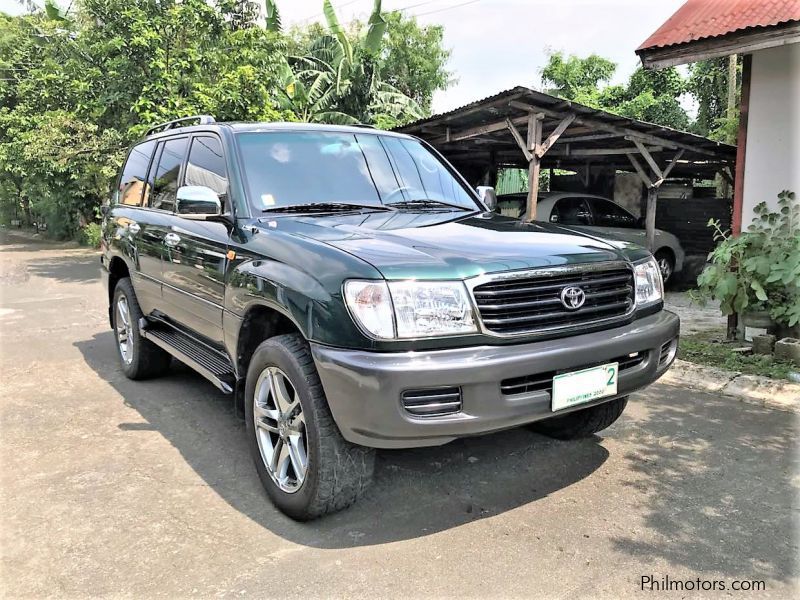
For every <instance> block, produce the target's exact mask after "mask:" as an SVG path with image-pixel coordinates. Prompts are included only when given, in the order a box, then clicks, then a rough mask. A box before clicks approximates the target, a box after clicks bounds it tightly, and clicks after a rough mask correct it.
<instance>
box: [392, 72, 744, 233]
mask: <svg viewBox="0 0 800 600" xmlns="http://www.w3.org/2000/svg"><path fill="white" fill-rule="evenodd" d="M397 130H398V131H402V132H404V133H410V134H412V135H416V136H418V137H420V138H422V139H424V140H426V141H427V142H429V143H430V144H431V145H433V146H434V147H435V148H436V149H437V150H439V151H440V152H441V153H442V154H443V155H444V156H445V157H447V159H448V160H450V161H451V162H452V163H453V164H454V165H455V166H456V168H458V169H459V170H461V171H462V172H463V173H467V174H469V175H472V176H473V177H474V176H475V174H478V173H479V174H480V176H479V180H476V181H471V183H475V184H478V183H483V184H486V185H493V182H494V181H495V179H496V174H497V170H498V168H500V167H521V168H527V169H528V190H529V191H528V201H527V209H526V211H525V216H524V218H525V219H526V220H529V221H532V220H534V219H535V218H536V199H537V196H538V191H539V190H538V188H539V171H540V169H542V168H557V169H566V170H571V171H576V172H578V173H583V172H585V173H587V176H586V177H587V179H588V173H589V172H590V169H591V168H592V167H597V166H603V167H606V168H607V169H609V170H615V171H616V170H621V171H630V172H635V173H637V174H638V175H639V177H640V178H641V180H642V182H643V183H644V185H645V186H646V188H647V210H646V219H645V220H646V229H647V241H648V244H649V245H650V246H651V247H652V246H653V242H654V239H655V215H656V202H657V200H658V189H659V187H661V184H662V183H664V181H665V180H666V179H667V177H668V176H674V177H684V178H694V179H712V178H714V176H715V175H716V174H717V173H719V174H721V175H722V177H724V178H725V179H726V180H727V181H729V182H730V183H733V177H732V173H733V172H734V162H735V159H736V148H735V147H734V146H730V145H728V144H722V143H719V142H715V141H712V140H709V139H707V138H704V137H701V136H698V135H694V134H691V133H686V132H682V131H678V130H675V129H671V128H669V127H663V126H660V125H655V124H653V123H647V122H644V121H637V120H635V119H629V118H626V117H621V116H619V115H614V114H611V113H608V112H605V111H602V110H598V109H594V108H589V107H588V106H584V105H582V104H577V103H575V102H570V101H569V100H564V99H562V98H558V97H556V96H551V95H549V94H544V93H542V92H537V91H535V90H532V89H529V88H526V87H515V88H513V89H510V90H506V91H504V92H500V93H499V94H496V95H494V96H491V97H489V98H485V99H483V100H479V101H477V102H473V103H471V104H468V105H466V106H463V107H461V108H457V109H455V110H452V111H450V112H447V113H443V114H439V115H434V116H432V117H428V118H426V119H422V120H420V121H416V122H414V123H411V124H409V125H405V126H403V127H399V128H398V129H397Z"/></svg>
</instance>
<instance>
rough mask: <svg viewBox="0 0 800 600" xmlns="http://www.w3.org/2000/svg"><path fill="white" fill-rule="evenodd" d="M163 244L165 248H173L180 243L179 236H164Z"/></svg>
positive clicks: (170, 234) (172, 234) (175, 234)
mask: <svg viewBox="0 0 800 600" xmlns="http://www.w3.org/2000/svg"><path fill="white" fill-rule="evenodd" d="M164 243H165V244H166V245H167V246H172V247H173V248H174V247H175V246H177V245H178V244H180V243H181V236H179V235H178V234H177V233H168V234H167V235H165V236H164Z"/></svg>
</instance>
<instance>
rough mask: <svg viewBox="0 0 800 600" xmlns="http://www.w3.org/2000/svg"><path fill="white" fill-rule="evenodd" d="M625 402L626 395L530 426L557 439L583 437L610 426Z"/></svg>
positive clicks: (626, 399) (622, 409)
mask: <svg viewBox="0 0 800 600" xmlns="http://www.w3.org/2000/svg"><path fill="white" fill-rule="evenodd" d="M627 404H628V397H627V396H624V397H622V398H617V399H616V400H611V401H610V402H604V403H603V404H598V405H597V406H591V407H589V408H584V409H582V410H576V411H575V412H571V413H567V414H566V415H562V416H560V417H551V418H549V419H545V420H543V421H537V422H536V423H533V424H531V425H530V428H531V429H533V430H534V431H537V432H539V433H543V434H544V435H547V436H550V437H553V438H556V439H558V440H574V439H578V438H585V437H589V436H591V435H594V434H595V433H597V432H598V431H602V430H603V429H605V428H606V427H610V426H611V425H612V424H613V423H614V421H616V420H617V419H619V417H620V415H621V414H622V411H624V410H625V406H627Z"/></svg>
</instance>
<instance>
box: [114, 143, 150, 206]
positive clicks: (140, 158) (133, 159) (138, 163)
mask: <svg viewBox="0 0 800 600" xmlns="http://www.w3.org/2000/svg"><path fill="white" fill-rule="evenodd" d="M155 147H156V143H155V142H152V141H151V142H143V143H141V144H137V145H136V146H134V147H133V149H132V150H131V152H130V154H128V160H127V161H125V166H124V167H123V168H122V174H121V175H120V178H119V185H118V186H117V190H116V194H115V198H114V201H115V202H116V203H117V204H124V205H126V206H141V205H142V196H143V195H144V192H145V188H146V187H147V168H148V167H149V166H150V159H151V158H152V156H153V150H154V149H155Z"/></svg>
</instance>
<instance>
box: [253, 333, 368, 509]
mask: <svg viewBox="0 0 800 600" xmlns="http://www.w3.org/2000/svg"><path fill="white" fill-rule="evenodd" d="M273 389H277V390H279V391H278V392H277V393H275V392H273ZM257 394H258V397H257ZM244 401H245V421H246V429H247V435H248V438H249V444H250V453H251V455H252V457H253V461H254V462H255V466H256V471H257V472H258V477H259V479H261V483H262V484H263V486H264V488H265V489H266V491H267V494H268V495H269V497H270V499H271V500H272V502H273V504H275V506H276V507H277V508H278V509H280V510H281V511H282V512H284V513H285V514H286V515H288V516H290V517H292V518H293V519H296V520H298V521H308V520H311V519H315V518H317V517H320V516H322V515H324V514H328V513H332V512H336V511H338V510H342V509H343V508H346V507H348V506H350V505H351V504H353V503H354V502H355V501H356V500H357V499H358V497H359V496H360V495H361V494H362V493H363V492H364V490H366V489H367V487H368V486H369V484H370V483H371V481H372V473H373V471H374V467H375V450H374V449H372V448H365V447H363V446H357V445H355V444H351V443H350V442H348V441H347V440H345V439H344V438H343V437H342V434H341V433H340V432H339V429H338V427H337V426H336V423H335V422H334V420H333V416H332V415H331V411H330V408H328V401H327V400H326V398H325V392H324V390H323V389H322V383H321V382H320V379H319V375H318V374H317V369H316V367H315V366H314V361H313V359H312V357H311V352H310V350H309V347H308V344H307V343H306V341H305V340H304V339H303V337H302V336H300V335H298V334H287V335H279V336H275V337H273V338H270V339H268V340H266V341H265V342H263V343H262V344H261V345H260V346H258V348H256V350H255V352H254V353H253V357H252V359H251V360H250V366H249V368H248V370H247V380H246V384H245V400H244ZM256 419H258V426H257V425H256ZM278 448H280V450H278ZM271 461H272V465H274V467H269V466H268V463H270V462H271ZM298 473H299V475H298Z"/></svg>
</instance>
